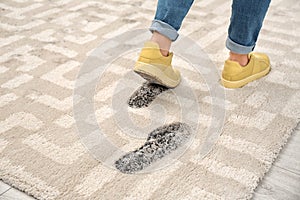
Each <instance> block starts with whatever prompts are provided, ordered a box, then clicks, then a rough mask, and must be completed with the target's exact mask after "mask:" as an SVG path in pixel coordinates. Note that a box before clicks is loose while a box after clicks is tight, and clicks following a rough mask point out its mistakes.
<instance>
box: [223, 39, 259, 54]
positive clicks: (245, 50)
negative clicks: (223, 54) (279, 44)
mask: <svg viewBox="0 0 300 200" xmlns="http://www.w3.org/2000/svg"><path fill="white" fill-rule="evenodd" d="M226 47H227V49H229V50H230V51H232V52H234V53H237V54H249V53H250V52H251V51H253V49H254V47H255V45H252V46H243V45H241V44H238V43H236V42H234V41H232V40H231V39H230V38H229V37H227V40H226Z"/></svg>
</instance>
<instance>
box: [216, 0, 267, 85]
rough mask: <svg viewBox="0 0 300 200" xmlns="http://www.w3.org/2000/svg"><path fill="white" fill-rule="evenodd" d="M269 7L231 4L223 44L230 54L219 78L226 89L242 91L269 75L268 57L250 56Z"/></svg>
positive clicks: (254, 2) (250, 1)
mask: <svg viewBox="0 0 300 200" xmlns="http://www.w3.org/2000/svg"><path fill="white" fill-rule="evenodd" d="M269 4H270V0H233V3H232V13H231V18H230V26H229V29H228V38H227V40H226V47H227V48H228V49H229V50H230V53H229V58H228V59H227V60H226V61H225V64H224V69H223V72H222V78H221V80H222V84H223V85H224V86H225V87H227V88H238V87H242V86H244V85H246V84H247V83H249V82H251V81H253V80H256V79H259V78H261V77H263V76H265V75H266V74H267V73H269V71H270V60H269V57H268V56H267V55H266V54H263V53H255V52H252V51H253V49H254V47H255V44H256V41H257V37H258V34H259V32H260V29H261V27H262V24H263V20H264V18H265V15H266V12H267V10H268V7H269ZM250 52H251V53H250Z"/></svg>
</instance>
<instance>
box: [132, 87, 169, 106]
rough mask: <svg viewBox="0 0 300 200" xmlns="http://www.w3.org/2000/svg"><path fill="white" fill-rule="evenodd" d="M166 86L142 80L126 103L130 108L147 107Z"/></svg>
mask: <svg viewBox="0 0 300 200" xmlns="http://www.w3.org/2000/svg"><path fill="white" fill-rule="evenodd" d="M166 90H168V88H166V87H164V86H161V85H157V84H154V83H150V82H148V81H147V82H144V83H143V85H142V86H141V87H139V88H138V89H137V90H136V91H135V92H134V93H133V94H132V95H131V97H130V98H129V100H128V105H129V106H130V107H132V108H143V107H148V106H149V105H150V104H151V102H152V101H153V100H154V99H155V98H156V97H157V96H158V95H160V94H161V93H163V92H164V91H166Z"/></svg>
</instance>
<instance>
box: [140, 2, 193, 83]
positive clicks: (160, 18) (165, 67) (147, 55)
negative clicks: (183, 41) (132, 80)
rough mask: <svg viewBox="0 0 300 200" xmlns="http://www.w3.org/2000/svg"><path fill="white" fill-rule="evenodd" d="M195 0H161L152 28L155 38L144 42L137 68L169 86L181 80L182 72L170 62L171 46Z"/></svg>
mask: <svg viewBox="0 0 300 200" xmlns="http://www.w3.org/2000/svg"><path fill="white" fill-rule="evenodd" d="M192 3H193V0H158V4H157V10H156V14H155V18H154V20H153V21H152V25H151V26H150V28H149V30H150V31H151V32H152V33H153V34H152V38H151V39H150V41H148V42H146V43H145V45H144V48H143V49H142V51H141V53H140V56H139V58H138V60H137V62H136V64H135V67H134V72H136V73H137V74H139V75H140V76H142V77H143V78H145V79H146V80H148V81H149V82H151V83H156V84H159V85H163V86H165V87H168V88H174V87H176V86H177V85H178V84H179V83H180V80H181V78H180V73H179V71H178V70H176V69H174V68H173V67H172V66H171V62H172V57H173V53H171V52H169V50H170V47H171V43H172V41H175V40H176V39H177V37H178V33H177V31H178V30H179V28H180V26H181V24H182V21H183V19H184V17H185V16H186V14H187V13H188V11H189V9H190V7H191V5H192Z"/></svg>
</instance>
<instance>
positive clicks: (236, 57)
mask: <svg viewBox="0 0 300 200" xmlns="http://www.w3.org/2000/svg"><path fill="white" fill-rule="evenodd" d="M228 59H229V60H231V61H235V62H238V63H239V64H240V65H241V66H243V67H244V66H246V65H247V64H248V62H249V58H248V54H237V53H233V52H229V58H228Z"/></svg>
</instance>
